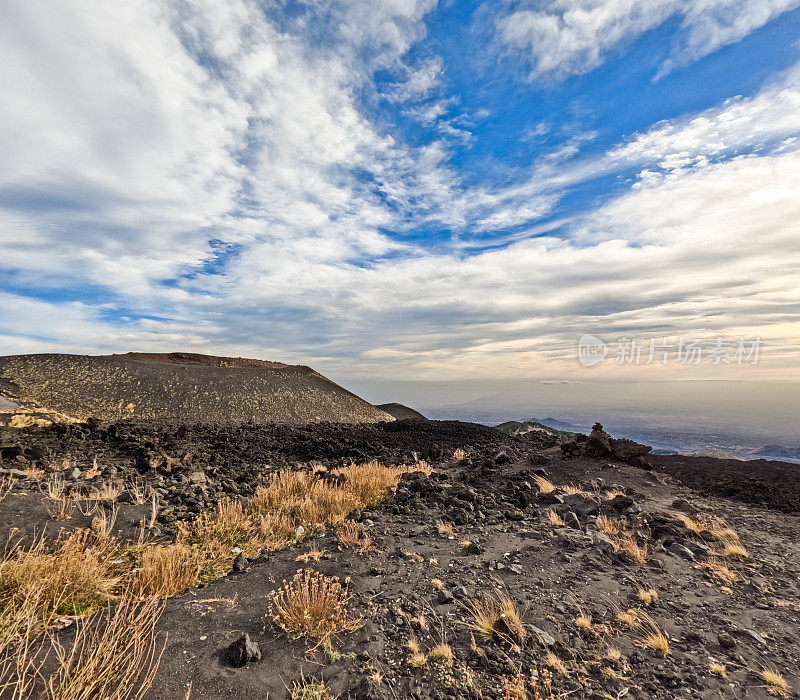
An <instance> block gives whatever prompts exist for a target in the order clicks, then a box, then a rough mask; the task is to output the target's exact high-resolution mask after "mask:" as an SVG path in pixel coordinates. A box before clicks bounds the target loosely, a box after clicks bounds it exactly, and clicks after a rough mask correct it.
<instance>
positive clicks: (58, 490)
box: [45, 472, 67, 501]
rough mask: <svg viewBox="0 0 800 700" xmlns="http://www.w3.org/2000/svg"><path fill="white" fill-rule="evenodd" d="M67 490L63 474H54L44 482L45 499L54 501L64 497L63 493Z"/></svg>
mask: <svg viewBox="0 0 800 700" xmlns="http://www.w3.org/2000/svg"><path fill="white" fill-rule="evenodd" d="M66 488H67V482H66V481H65V480H64V476H63V474H59V473H58V472H56V473H55V474H53V475H52V476H51V477H50V478H49V479H48V480H47V481H46V482H45V491H46V493H47V498H49V499H51V500H53V501H56V500H59V499H61V498H63V497H64V492H65V491H66Z"/></svg>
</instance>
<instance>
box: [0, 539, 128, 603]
mask: <svg viewBox="0 0 800 700" xmlns="http://www.w3.org/2000/svg"><path fill="white" fill-rule="evenodd" d="M116 549H117V548H116V545H115V544H114V543H113V542H110V541H108V540H106V539H105V538H102V537H99V536H98V535H97V534H95V533H93V532H90V531H89V530H76V531H75V532H73V533H71V534H69V535H61V536H60V537H59V539H58V540H57V541H56V542H55V544H54V545H53V546H48V545H47V544H46V543H45V541H44V540H43V539H39V540H37V541H36V542H35V543H34V544H32V545H31V546H30V547H27V548H18V549H16V550H14V551H12V552H11V553H9V554H8V555H7V556H6V557H5V558H4V559H3V560H2V561H0V605H7V604H9V603H11V602H12V601H13V600H14V599H15V598H19V597H20V596H22V597H28V596H29V593H30V591H31V590H32V589H35V590H38V591H39V593H40V595H39V596H38V597H37V599H38V600H39V601H40V605H41V609H42V611H43V612H44V611H52V614H55V615H81V614H85V613H87V612H93V611H95V610H97V609H98V608H100V607H102V606H104V605H106V604H107V603H109V602H111V601H112V600H114V599H115V598H116V596H115V591H116V589H117V588H118V586H119V585H120V583H121V581H122V577H121V576H120V572H119V571H118V570H117V567H116V566H115V565H114V564H112V563H111V562H112V559H113V556H112V555H114V554H115V553H116Z"/></svg>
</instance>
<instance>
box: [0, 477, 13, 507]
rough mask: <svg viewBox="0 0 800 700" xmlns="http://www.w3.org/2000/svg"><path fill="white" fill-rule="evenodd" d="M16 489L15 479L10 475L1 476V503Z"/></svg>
mask: <svg viewBox="0 0 800 700" xmlns="http://www.w3.org/2000/svg"><path fill="white" fill-rule="evenodd" d="M13 488H14V477H13V476H10V475H7V474H6V475H3V476H0V501H2V500H3V499H4V498H5V497H6V496H8V494H9V493H11V490H12V489H13Z"/></svg>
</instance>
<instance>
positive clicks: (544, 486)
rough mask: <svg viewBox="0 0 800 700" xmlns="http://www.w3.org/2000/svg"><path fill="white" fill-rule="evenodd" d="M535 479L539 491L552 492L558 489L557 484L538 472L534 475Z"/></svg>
mask: <svg viewBox="0 0 800 700" xmlns="http://www.w3.org/2000/svg"><path fill="white" fill-rule="evenodd" d="M533 480H534V481H535V482H536V486H537V487H538V489H539V493H552V492H553V491H555V490H556V487H555V484H553V482H552V481H550V480H549V479H545V478H544V477H543V476H539V475H538V474H537V475H535V476H534V477H533Z"/></svg>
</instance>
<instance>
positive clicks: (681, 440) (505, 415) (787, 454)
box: [424, 407, 800, 464]
mask: <svg viewBox="0 0 800 700" xmlns="http://www.w3.org/2000/svg"><path fill="white" fill-rule="evenodd" d="M424 413H425V415H426V416H427V417H428V418H431V419H434V420H463V421H469V422H474V423H482V424H483V425H497V424H499V423H503V422H505V421H509V420H518V421H521V420H536V421H540V422H541V421H545V422H547V419H548V418H555V419H556V420H557V421H559V422H560V423H566V424H568V426H569V427H567V426H560V425H559V426H558V427H563V429H564V430H574V431H575V432H582V433H588V432H589V431H590V430H591V427H592V425H593V424H594V422H595V420H596V418H594V417H589V416H586V415H576V414H572V413H571V412H564V411H554V412H553V413H552V414H551V415H541V414H537V413H535V412H533V411H530V412H525V411H520V410H516V409H515V410H513V411H464V410H463V409H461V408H458V407H454V408H444V409H441V408H440V409H435V408H432V409H426V410H424ZM598 418H600V417H598ZM662 420H664V419H662ZM666 422H667V423H668V424H667V425H659V424H658V419H654V418H651V417H627V418H626V417H624V416H619V415H613V416H609V417H606V418H603V425H604V428H605V429H606V430H607V431H609V432H610V433H611V434H612V435H613V436H615V437H626V438H630V439H631V440H636V442H641V443H644V444H646V445H651V446H652V447H653V451H654V452H655V453H657V454H688V455H706V456H711V457H720V458H734V459H776V460H781V461H784V462H793V463H796V464H800V446H799V445H798V444H797V443H795V444H792V438H793V435H785V436H783V437H784V439H785V442H786V444H782V442H776V441H775V440H776V438H778V439H779V438H780V437H781V436H776V435H775V434H774V433H770V432H764V431H761V430H757V429H756V430H749V431H748V430H746V429H744V430H742V431H741V432H739V433H737V434H731V433H728V432H726V431H725V430H724V428H722V427H720V429H718V430H708V429H705V430H703V429H697V428H696V427H695V426H693V425H692V424H691V423H690V424H688V425H669V423H672V422H673V421H670V420H667V421H666Z"/></svg>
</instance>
